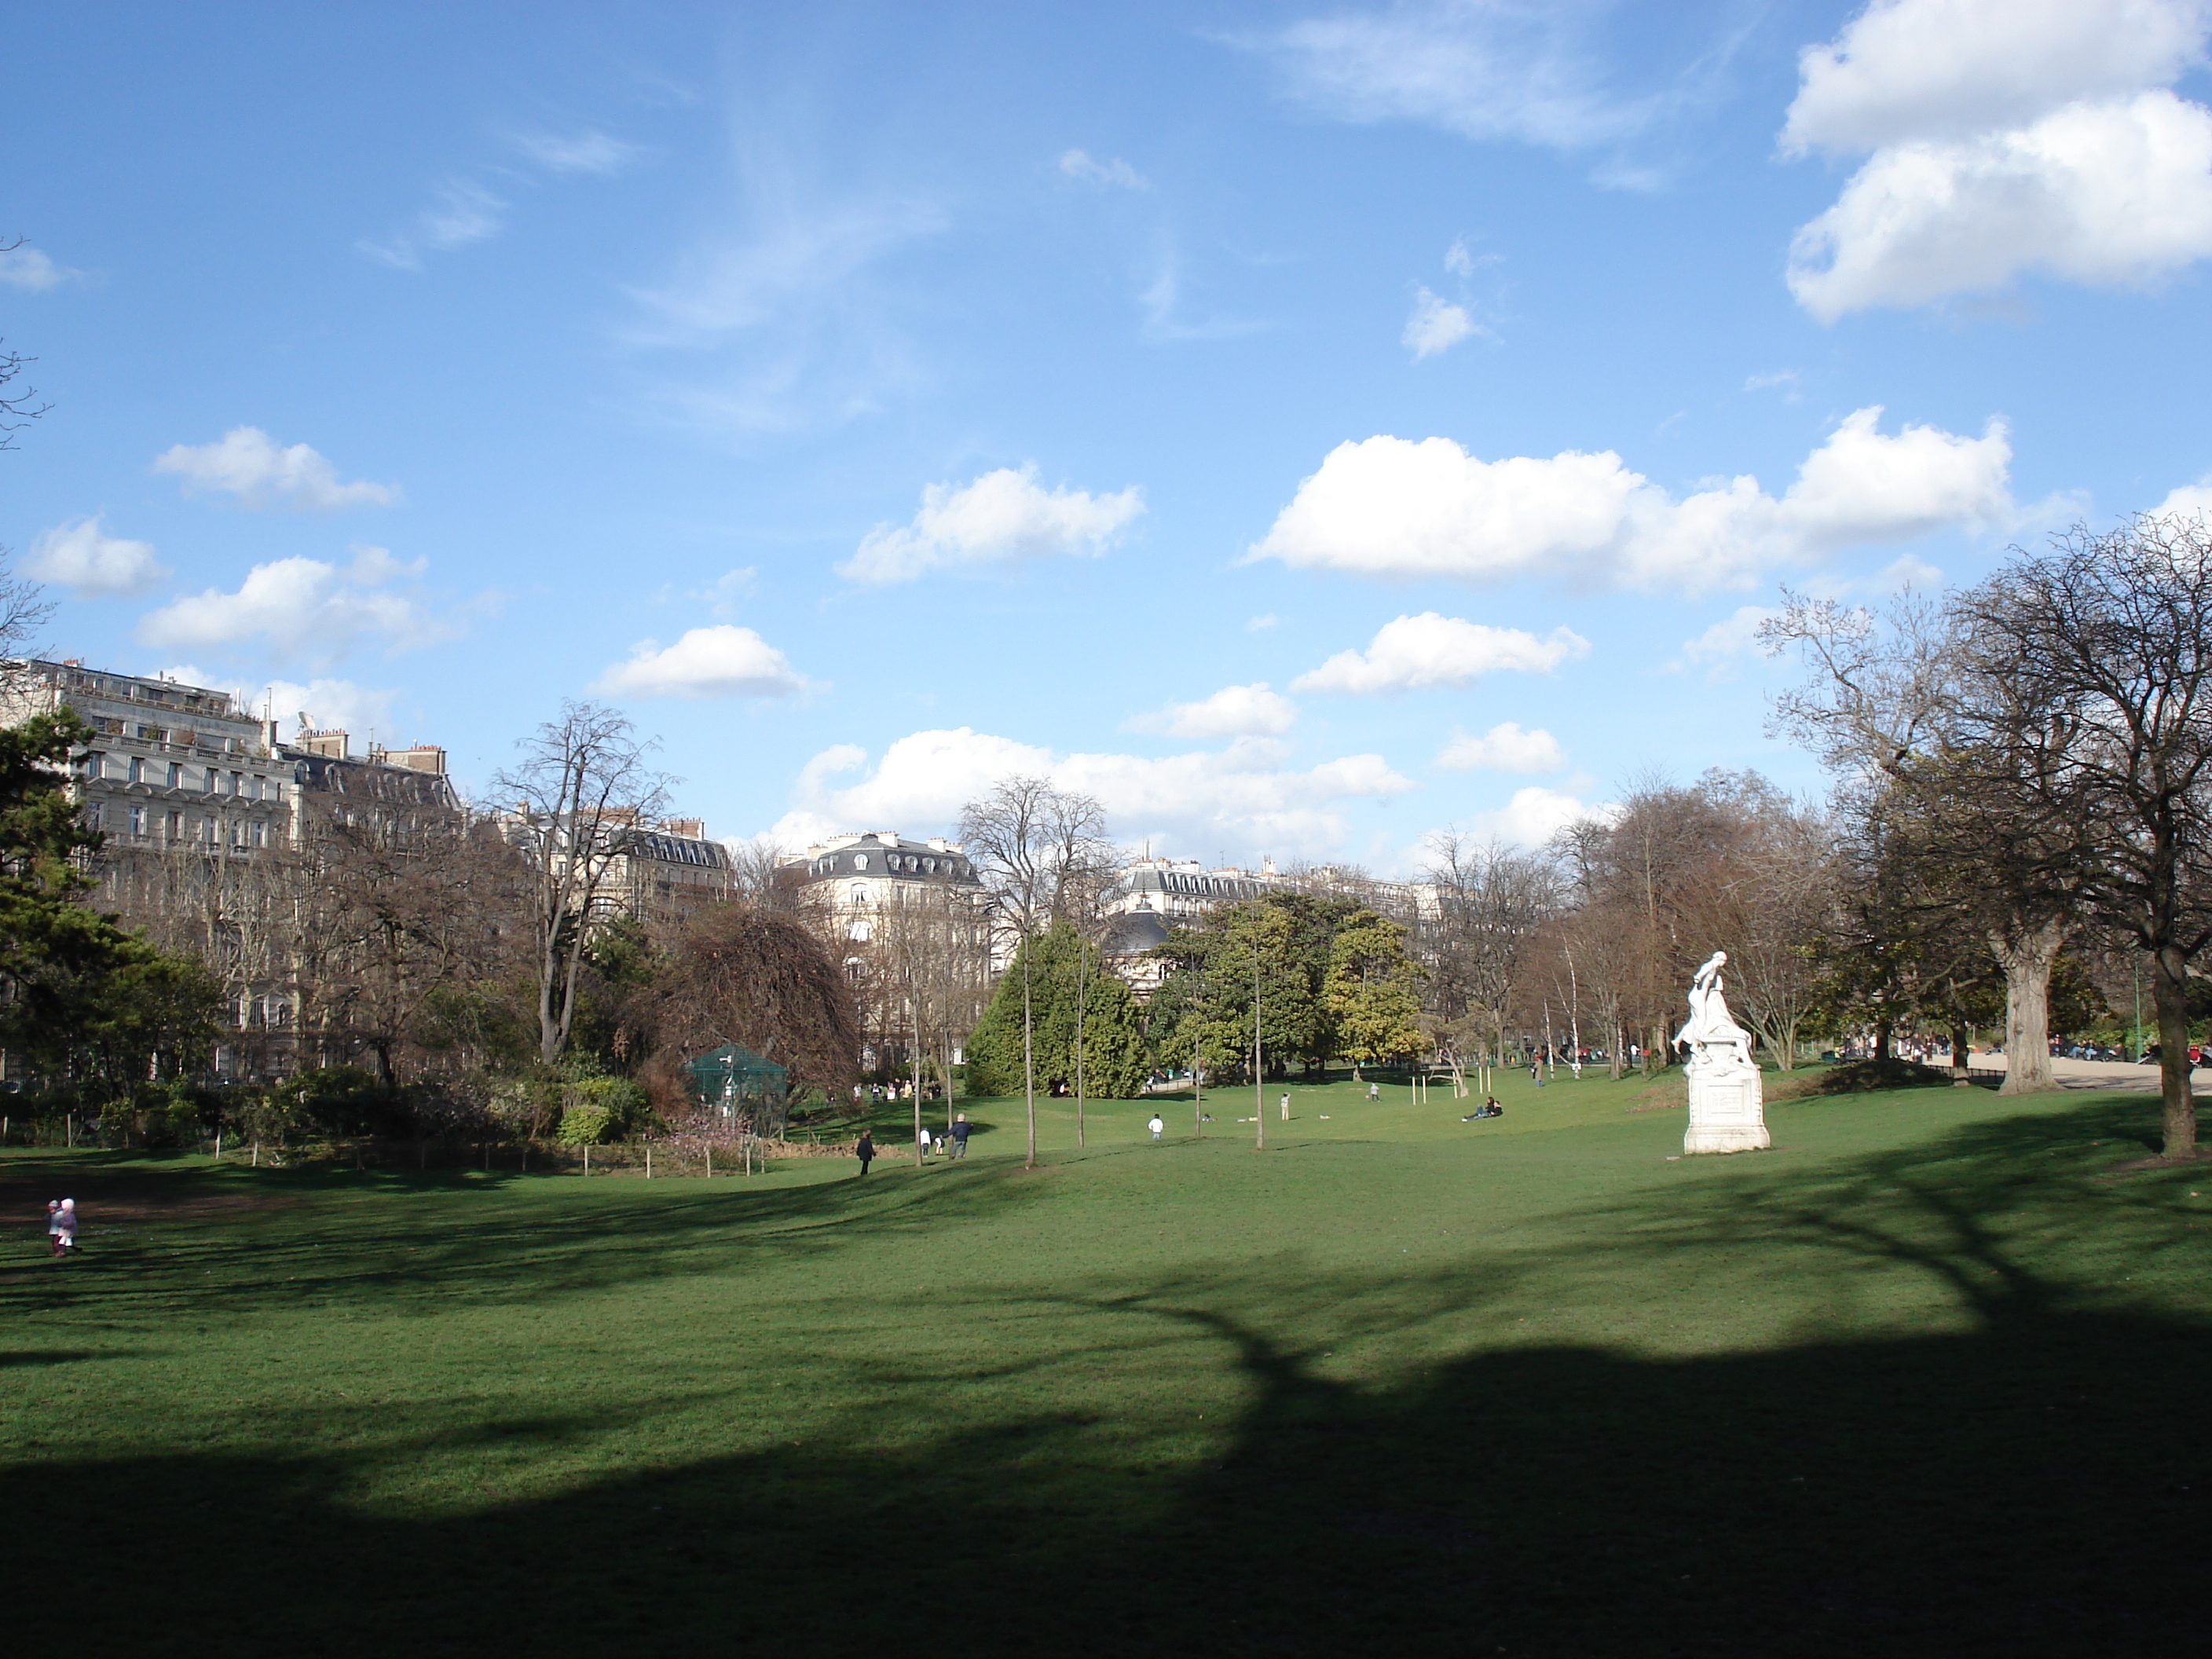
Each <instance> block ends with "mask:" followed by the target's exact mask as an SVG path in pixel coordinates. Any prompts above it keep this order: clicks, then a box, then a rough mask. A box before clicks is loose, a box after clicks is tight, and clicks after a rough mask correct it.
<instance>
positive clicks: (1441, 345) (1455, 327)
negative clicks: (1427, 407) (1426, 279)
mask: <svg viewBox="0 0 2212 1659" xmlns="http://www.w3.org/2000/svg"><path fill="white" fill-rule="evenodd" d="M1480 332H1481V330H1480V328H1479V327H1478V326H1477V325H1476V323H1475V320H1474V318H1473V317H1472V316H1470V315H1468V309H1467V307H1465V306H1455V305H1453V304H1452V303H1451V302H1450V301H1448V300H1446V299H1444V298H1443V295H1437V294H1432V293H1431V292H1430V291H1429V290H1428V289H1425V288H1422V289H1415V290H1414V292H1413V313H1412V314H1411V315H1410V316H1408V317H1407V319H1406V331H1405V333H1404V334H1402V335H1401V336H1400V337H1399V343H1400V344H1401V345H1403V346H1404V347H1406V349H1407V350H1409V351H1411V352H1412V353H1413V358H1414V361H1415V362H1419V360H1420V359H1422V358H1424V357H1433V356H1436V355H1437V353H1438V352H1440V351H1449V350H1450V349H1452V347H1454V346H1455V345H1457V344H1458V343H1460V342H1461V341H1462V340H1464V339H1466V338H1467V337H1468V336H1469V335H1472V334H1478V333H1480Z"/></svg>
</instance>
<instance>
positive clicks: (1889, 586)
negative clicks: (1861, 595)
mask: <svg viewBox="0 0 2212 1659" xmlns="http://www.w3.org/2000/svg"><path fill="white" fill-rule="evenodd" d="M1874 585H1875V586H1876V587H1878V588H1880V589H1881V590H1882V592H1885V593H1901V592H1904V591H1905V589H1906V588H1908V587H1917V588H1920V589H1922V590H1923V591H1925V590H1927V589H1929V588H1936V587H1941V586H1942V585H1943V573H1942V570H1941V569H1940V568H1937V567H1936V566H1935V565H1932V564H1930V563H1929V562H1928V561H1927V560H1925V559H1923V558H1920V557H1918V556H1915V555H1913V554H1911V553H1907V554H1905V555H1904V556H1902V557H1901V558H1897V559H1893V560H1892V561H1890V562H1889V563H1888V564H1887V565H1885V566H1883V567H1882V568H1881V570H1880V571H1879V572H1878V573H1877V574H1875V579H1874Z"/></svg>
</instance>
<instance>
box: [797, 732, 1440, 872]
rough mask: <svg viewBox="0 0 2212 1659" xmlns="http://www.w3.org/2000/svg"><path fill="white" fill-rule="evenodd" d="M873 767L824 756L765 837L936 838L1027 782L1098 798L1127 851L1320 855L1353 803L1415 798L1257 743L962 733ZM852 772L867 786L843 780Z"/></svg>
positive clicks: (846, 753)
mask: <svg viewBox="0 0 2212 1659" xmlns="http://www.w3.org/2000/svg"><path fill="white" fill-rule="evenodd" d="M866 759H867V756H866V750H862V749H860V748H859V747H858V746H857V745H854V744H838V745H836V747H834V748H832V749H829V750H823V752H822V753H821V754H819V755H817V756H816V757H814V759H813V760H812V761H811V762H809V763H808V764H807V766H806V768H805V770H804V771H803V772H802V773H801V775H800V781H799V790H798V791H797V792H796V794H795V799H794V805H793V810H792V811H790V812H788V813H787V814H786V815H785V816H784V817H783V818H782V820H781V822H780V823H777V824H776V825H775V828H774V829H772V830H770V831H769V839H772V840H774V841H775V842H778V843H779V844H781V845H784V846H803V845H805V843H806V842H809V841H811V840H816V839H819V838H820V837H821V836H824V835H827V834H830V833H834V832H836V831H838V830H845V829H902V830H903V831H904V832H905V833H906V834H908V835H914V834H916V833H922V834H929V833H935V832H936V830H937V829H939V828H940V827H942V826H946V825H950V824H951V823H953V822H955V821H956V820H957V818H958V817H959V816H960V809H961V807H962V805H963V804H965V803H966V802H968V801H969V800H972V799H975V797H976V796H977V795H979V794H981V793H984V792H985V791H986V790H987V789H989V788H990V787H991V786H992V785H993V784H994V783H996V782H997V781H999V780H1000V779H1001V778H1005V777H1007V776H1011V775H1015V774H1025V775H1031V776H1037V777H1047V778H1050V779H1051V780H1052V781H1054V782H1055V783H1058V784H1060V786H1061V787H1065V788H1069V789H1076V790H1080V791H1082V792H1083V793H1085V794H1089V795H1091V796H1093V797H1095V798H1096V799H1097V800H1098V801H1099V803H1100V804H1101V805H1103V806H1104V807H1105V809H1106V811H1107V815H1108V817H1109V820H1110V822H1111V824H1112V828H1113V831H1114V833H1115V835H1116V836H1119V837H1120V838H1121V839H1122V840H1124V841H1135V840H1139V839H1149V840H1151V841H1152V842H1154V843H1155V844H1156V845H1161V846H1181V847H1185V848H1191V849H1193V850H1196V849H1199V848H1204V849H1206V851H1208V852H1209V853H1210V852H1212V850H1213V849H1215V848H1219V847H1222V846H1237V847H1248V848H1255V849H1257V848H1265V849H1270V850H1279V851H1285V852H1298V853H1315V854H1318V853H1324V852H1327V851H1329V850H1330V849H1332V848H1335V847H1337V846H1338V845H1339V844H1340V842H1341V841H1342V839H1343V836H1344V835H1345V833H1346V824H1345V820H1344V817H1343V814H1342V811H1341V808H1342V807H1343V805H1345V804H1346V803H1348V802H1351V801H1355V800H1361V799H1389V798H1390V797H1392V796H1395V795H1399V794H1402V793H1405V792H1407V791H1408V790H1411V789H1413V788H1416V787H1418V786H1417V785H1416V784H1415V783H1414V782H1413V780H1412V779H1410V778H1407V777H1405V776H1403V775H1401V774H1400V773H1398V772H1396V771H1394V770H1393V769H1391V768H1390V766H1389V764H1388V763H1386V762H1385V761H1384V760H1383V757H1381V756H1379V755H1346V756H1341V757H1338V758H1336V759H1334V760H1327V761H1323V762H1322V763H1319V764H1317V765H1315V766H1310V767H1307V768H1304V769H1298V768H1295V767H1293V766H1291V764H1290V763H1289V760H1288V754H1287V751H1286V750H1285V747H1284V746H1283V744H1280V743H1279V742H1276V741H1274V740H1273V739H1268V738H1243V739H1240V740H1238V741H1237V742H1235V743H1232V744H1229V745H1228V747H1226V748H1225V749H1221V750H1200V751H1195V752H1193V753H1188V754H1182V755H1170V756H1167V757H1162V758H1158V759H1153V758H1149V757H1143V756H1138V755H1118V754H1069V755H1061V754H1056V753H1054V751H1053V750H1048V749H1042V748H1038V747H1036V746H1035V745H1033V744H1024V743H1021V742H1018V741H1017V740H1015V739H1013V738H1004V737H998V736H994V735H993V734H991V733H988V732H977V731H975V730H974V729H972V728H971V727H968V726H960V727H957V728H955V729H952V730H949V731H933V732H914V733H912V734H910V735H909V736H907V737H903V738H900V739H898V741H897V742H896V743H894V744H891V745H890V747H889V748H888V749H886V750H884V753H883V756H882V758H881V759H880V760H878V762H877V763H876V764H875V766H874V768H873V769H872V770H865V771H864V770H863V769H864V767H865V766H866ZM855 772H860V773H861V774H862V775H860V777H858V778H857V779H855V780H854V781H851V782H849V783H846V784H843V785H842V786H841V785H839V784H838V782H837V780H839V779H841V778H843V777H846V776H848V775H850V774H853V773H855Z"/></svg>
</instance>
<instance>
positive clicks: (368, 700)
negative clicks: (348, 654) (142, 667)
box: [177, 673, 414, 749]
mask: <svg viewBox="0 0 2212 1659" xmlns="http://www.w3.org/2000/svg"><path fill="white" fill-rule="evenodd" d="M177 678H179V679H183V678H185V676H184V675H183V674H182V673H179V674H178V675H177ZM398 697H399V693H398V691H396V690H390V689H386V688H380V687H376V686H368V685H358V684H355V683H354V682H353V681H351V680H335V679H313V680H307V681H305V682H302V681H299V680H270V681H269V682H268V683H267V684H264V686H263V687H262V688H261V690H260V691H259V692H258V693H257V694H255V695H254V696H252V697H251V698H250V699H249V700H248V702H249V706H250V708H251V709H252V712H253V713H254V714H261V713H262V711H263V710H264V709H266V710H267V711H268V714H267V718H269V719H270V720H276V722H277V723H278V725H279V726H282V727H283V728H284V729H285V730H287V731H289V730H293V729H295V728H296V727H297V726H298V725H299V724H300V723H301V722H302V721H304V722H305V723H306V724H307V725H308V726H313V728H314V729H316V730H317V731H323V732H328V731H333V730H336V731H340V732H345V733H346V734H347V736H348V737H349V738H360V739H361V740H362V744H361V746H362V748H363V749H366V748H367V747H368V739H369V738H375V739H377V740H378V741H379V742H380V743H385V744H390V743H392V741H394V740H395V739H398V740H399V741H402V742H408V741H412V740H413V735H414V734H412V733H405V734H403V733H401V732H397V731H394V730H393V729H392V728H393V721H392V704H393V703H394V702H397V701H398Z"/></svg>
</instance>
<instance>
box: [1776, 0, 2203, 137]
mask: <svg viewBox="0 0 2212 1659" xmlns="http://www.w3.org/2000/svg"><path fill="white" fill-rule="evenodd" d="M2205 13H2206V8H2205V7H2204V6H2203V5H2202V4H2199V3H2181V4H2176V3H2172V0H2097V3H2094V4H2085V3H2083V0H1875V3H1874V4H1872V5H1869V6H1868V7H1867V8H1866V9H1864V10H1863V11H1861V12H1859V13H1858V14H1857V15H1856V16H1855V17H1853V18H1852V19H1851V21H1850V23H1849V24H1847V25H1846V26H1845V27H1844V31H1843V33H1841V34H1839V35H1838V36H1837V38H1836V39H1835V40H1834V41H1832V43H1830V44H1827V45H1825V46H1808V47H1806V48H1805V50H1804V51H1803V52H1801V53H1800V54H1799V55H1798V75H1799V87H1798V91H1797V96H1796V100H1794V101H1793V102H1792V103H1791V104H1790V114H1789V118H1788V120H1787V121H1786V123H1785V124H1784V127H1783V129H1782V145H1783V149H1784V151H1785V152H1786V153H1788V154H1791V155H1802V154H1804V153H1805V152H1806V151H1808V150H1811V149H1828V150H1837V151H1844V152H1851V151H1863V150H1870V149H1880V148H1881V147H1882V146H1883V145H1885V144H1893V143H1904V142H1907V141H1910V140H1914V139H1945V138H1966V137H1975V136H1978V135H1979V134H1982V133H1985V132H1989V131H1995V130H1997V129H2001V128H2005V127H2011V126H2019V125H2026V124H2027V123H2028V122H2031V121H2033V120H2034V119H2035V118H2037V117H2039V116H2041V115H2045V114H2047V113H2048V112H2051V110H2054V109H2057V108H2058V107H2059V106H2062V105H2064V104H2070V103H2075V102H2080V101H2083V100H2100V99H2114V98H2124V97H2125V96H2127V95H2128V94H2130V93H2133V92H2136V91H2139V90H2141V89H2142V88H2145V87H2162V86H2170V85H2171V84H2172V82H2174V81H2175V80H2176V79H2178V78H2179V76H2180V75H2181V73H2182V71H2183V70H2185V69H2187V68H2188V67H2190V65H2191V64H2193V63H2195V62H2197V60H2198V59H2199V58H2200V56H2201V52H2202V46H2203V34H2204V27H2205Z"/></svg>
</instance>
